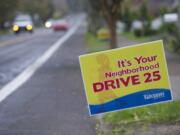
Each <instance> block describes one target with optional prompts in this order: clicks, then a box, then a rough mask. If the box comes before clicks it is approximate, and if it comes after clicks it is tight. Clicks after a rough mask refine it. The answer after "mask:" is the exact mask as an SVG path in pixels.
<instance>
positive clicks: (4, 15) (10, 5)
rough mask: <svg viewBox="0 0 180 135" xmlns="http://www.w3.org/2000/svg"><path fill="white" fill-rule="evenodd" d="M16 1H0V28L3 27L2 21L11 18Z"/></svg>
mask: <svg viewBox="0 0 180 135" xmlns="http://www.w3.org/2000/svg"><path fill="white" fill-rule="evenodd" d="M17 3H18V2H17V0H1V1H0V28H4V23H5V22H6V21H9V20H11V19H12V18H13V16H14V11H15V10H16V7H17Z"/></svg>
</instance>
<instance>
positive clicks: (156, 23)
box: [151, 17, 163, 30]
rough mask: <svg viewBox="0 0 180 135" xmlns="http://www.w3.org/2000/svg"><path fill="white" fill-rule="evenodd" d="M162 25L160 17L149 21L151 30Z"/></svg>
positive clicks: (157, 28)
mask: <svg viewBox="0 0 180 135" xmlns="http://www.w3.org/2000/svg"><path fill="white" fill-rule="evenodd" d="M162 25H163V20H162V18H161V17H158V18H155V19H153V20H152V22H151V30H159V29H160V28H161V27H162Z"/></svg>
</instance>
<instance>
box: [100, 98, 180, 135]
mask: <svg viewBox="0 0 180 135" xmlns="http://www.w3.org/2000/svg"><path fill="white" fill-rule="evenodd" d="M179 104H180V101H173V102H169V103H162V104H155V105H151V106H146V107H140V108H134V109H129V110H123V111H118V112H113V113H108V114H106V115H105V116H104V117H103V121H104V122H105V124H106V128H107V129H109V130H108V131H110V133H109V132H108V135H120V134H121V135H128V134H130V133H131V134H133V131H135V132H136V131H137V130H141V128H142V129H143V131H144V132H147V131H148V130H149V129H148V128H151V126H152V125H166V126H167V125H171V124H173V125H174V126H176V125H178V126H179V127H180V111H179V110H180V105H179ZM178 133H180V130H179V131H178ZM134 134H135V135H136V134H137V133H134ZM171 134H173V133H171ZM174 134H176V133H174Z"/></svg>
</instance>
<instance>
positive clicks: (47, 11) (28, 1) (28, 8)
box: [18, 0, 54, 21]
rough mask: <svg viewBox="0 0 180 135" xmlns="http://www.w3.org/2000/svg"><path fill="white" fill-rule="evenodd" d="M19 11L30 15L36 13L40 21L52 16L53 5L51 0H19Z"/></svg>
mask: <svg viewBox="0 0 180 135" xmlns="http://www.w3.org/2000/svg"><path fill="white" fill-rule="evenodd" d="M18 9H19V12H24V13H29V14H30V15H31V16H34V15H36V14H38V15H39V16H40V19H41V20H42V21H45V20H47V19H48V18H49V17H51V16H52V14H53V12H54V7H53V4H52V1H51V0H41V1H40V0H19V6H18Z"/></svg>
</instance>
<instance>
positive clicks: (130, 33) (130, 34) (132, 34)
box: [120, 32, 149, 42]
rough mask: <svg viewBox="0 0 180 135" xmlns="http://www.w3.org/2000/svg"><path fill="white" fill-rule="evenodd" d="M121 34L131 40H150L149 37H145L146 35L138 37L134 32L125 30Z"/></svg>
mask: <svg viewBox="0 0 180 135" xmlns="http://www.w3.org/2000/svg"><path fill="white" fill-rule="evenodd" d="M120 35H121V36H124V37H126V38H127V39H129V40H131V41H137V42H146V41H148V40H149V37H145V36H143V37H137V36H135V35H134V33H133V32H123V33H121V34H120Z"/></svg>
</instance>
